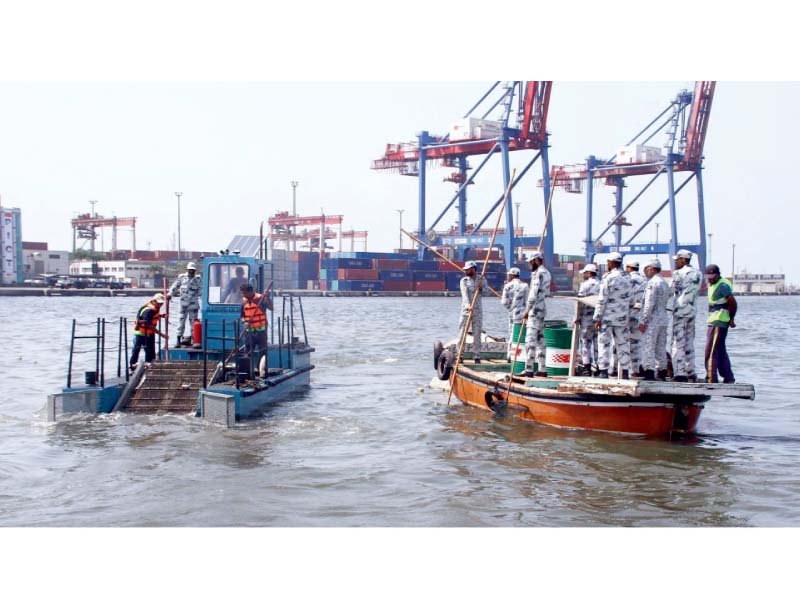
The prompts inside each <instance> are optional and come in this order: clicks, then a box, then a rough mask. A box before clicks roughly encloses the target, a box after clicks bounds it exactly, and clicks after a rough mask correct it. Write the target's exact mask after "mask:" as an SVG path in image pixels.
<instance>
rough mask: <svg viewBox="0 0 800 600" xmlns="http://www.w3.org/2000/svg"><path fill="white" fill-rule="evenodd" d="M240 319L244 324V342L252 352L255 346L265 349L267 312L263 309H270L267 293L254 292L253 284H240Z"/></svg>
mask: <svg viewBox="0 0 800 600" xmlns="http://www.w3.org/2000/svg"><path fill="white" fill-rule="evenodd" d="M241 292H242V298H243V300H242V313H241V314H242V321H243V322H244V326H245V331H244V334H245V340H246V341H245V343H246V345H247V348H249V349H250V351H251V352H252V351H253V350H255V349H256V348H258V349H259V350H266V349H267V314H266V312H265V309H268V310H272V300H270V297H269V294H256V293H255V292H254V291H253V286H252V285H250V284H245V285H243V286H241Z"/></svg>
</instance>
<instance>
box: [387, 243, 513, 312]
mask: <svg viewBox="0 0 800 600" xmlns="http://www.w3.org/2000/svg"><path fill="white" fill-rule="evenodd" d="M400 231H402V232H403V233H405V234H406V235H407V236H408V237H410V238H411V239H412V240H414V241H415V242H417V243H418V244H421V245H422V246H425V247H426V248H427V249H428V250H430V251H431V252H433V253H434V254H435V255H436V256H438V257H439V258H441V259H442V260H444V261H446V262H448V263H449V264H451V265H452V266H454V267H455V268H456V269H458V270H459V271H462V272H463V271H464V267H459V266H458V265H457V264H456V263H454V262H453V261H452V260H450V259H449V258H447V257H446V256H445V255H444V254H442V253H440V252H438V251H437V250H436V249H434V248H433V247H432V246H429V245H428V244H426V243H425V242H423V241H422V240H421V239H419V238H418V237H417V236H415V235H413V234H411V233H409V232H408V231H406V230H405V229H401V230H400ZM489 251H490V252H491V248H490V249H489ZM486 287H487V288H489V291H490V292H492V293H493V294H494V295H495V296H497V297H498V298H500V296H501V294H500V292H498V291H497V290H496V289H494V288H493V287H492V286H490V285H488V284H487V285H486Z"/></svg>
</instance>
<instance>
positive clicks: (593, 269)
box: [581, 263, 597, 275]
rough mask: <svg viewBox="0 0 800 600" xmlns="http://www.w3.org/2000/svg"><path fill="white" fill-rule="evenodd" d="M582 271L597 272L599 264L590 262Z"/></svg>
mask: <svg viewBox="0 0 800 600" xmlns="http://www.w3.org/2000/svg"><path fill="white" fill-rule="evenodd" d="M581 273H594V274H595V275H596V274H597V265H596V264H594V263H589V264H588V265H586V266H585V267H583V268H582V269H581Z"/></svg>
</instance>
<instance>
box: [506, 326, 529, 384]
mask: <svg viewBox="0 0 800 600" xmlns="http://www.w3.org/2000/svg"><path fill="white" fill-rule="evenodd" d="M526 330H527V328H526V327H525V328H523V327H522V323H514V334H513V337H512V338H511V352H509V355H508V357H509V358H510V359H512V360H514V357H513V356H512V355H513V354H514V351H515V350H517V342H519V354H518V355H517V359H518V360H514V373H522V372H523V371H524V370H525V332H526Z"/></svg>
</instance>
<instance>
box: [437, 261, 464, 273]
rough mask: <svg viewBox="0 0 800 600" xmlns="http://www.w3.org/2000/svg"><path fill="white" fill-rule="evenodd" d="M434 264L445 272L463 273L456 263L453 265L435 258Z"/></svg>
mask: <svg viewBox="0 0 800 600" xmlns="http://www.w3.org/2000/svg"><path fill="white" fill-rule="evenodd" d="M436 266H437V268H438V269H439V270H440V271H445V272H448V273H450V272H454V273H463V272H464V271H462V270H461V268H460V267H459V266H458V263H456V264H455V265H453V264H450V263H449V262H447V261H444V260H437V261H436Z"/></svg>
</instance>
